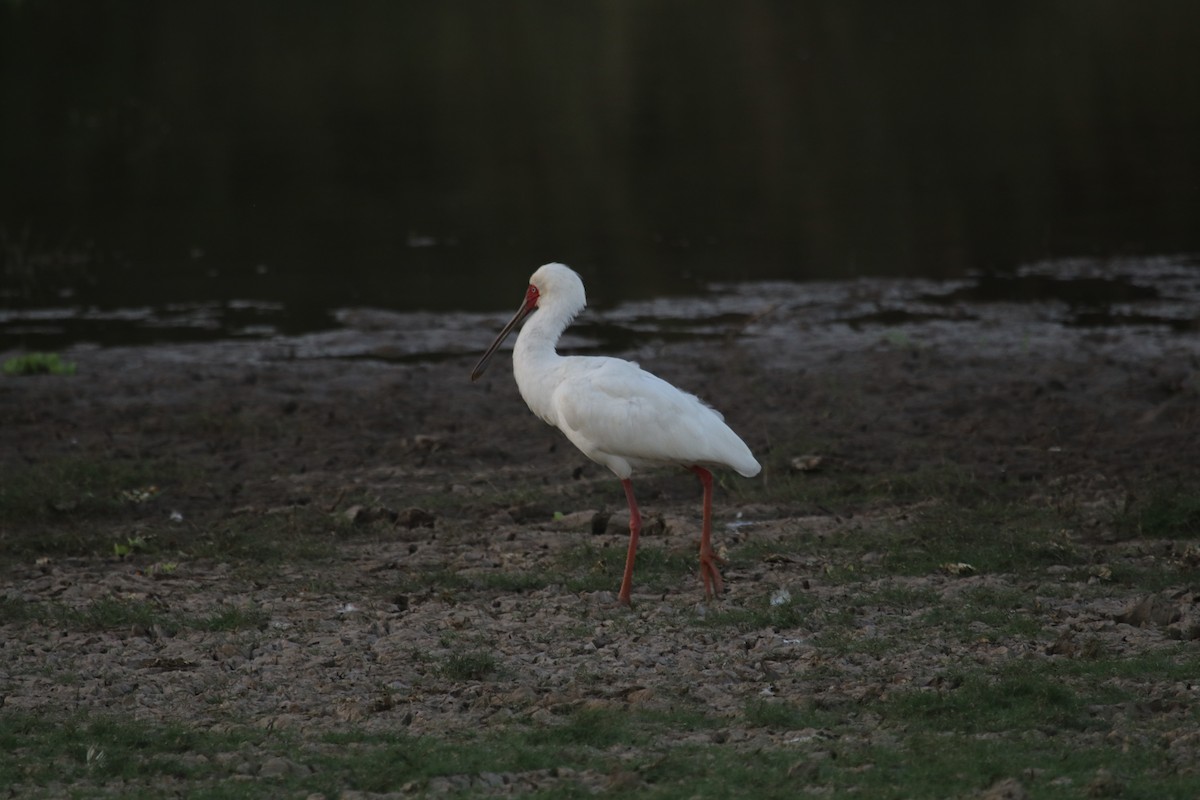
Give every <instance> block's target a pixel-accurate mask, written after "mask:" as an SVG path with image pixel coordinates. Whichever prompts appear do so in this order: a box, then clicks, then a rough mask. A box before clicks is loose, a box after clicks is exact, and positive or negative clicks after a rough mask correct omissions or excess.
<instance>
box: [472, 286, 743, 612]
mask: <svg viewBox="0 0 1200 800" xmlns="http://www.w3.org/2000/svg"><path fill="white" fill-rule="evenodd" d="M586 304H587V297H586V295H585V294H584V291H583V281H582V280H581V279H580V277H579V275H578V274H576V272H575V271H574V270H572V269H571V268H569V267H567V266H565V265H564V264H546V265H545V266H543V267H540V268H539V269H538V270H537V271H536V272H534V273H533V275H532V276H531V277H530V278H529V288H528V289H526V290H525V299H524V300H522V301H521V306H520V308H518V309H517V313H516V314H514V315H513V318H512V319H511V320H510V321H509V323H508V324H507V325H505V326H504V328H503V330H501V331H500V333H499V335H498V336H496V340H495V341H494V342H492V345H491V347H489V348H488V349H487V352H485V353H484V354H483V357H482V358H480V359H479V363H478V364H476V365H475V369H473V370H472V371H471V380H476V379H477V378H478V377H479V376H480V375H482V374H483V371H484V370H485V369H487V365H488V362H489V361H490V360H491V358H492V356H493V355H494V354H495V353H496V350H498V349H499V348H500V345H501V344H502V343H503V342H504V340H505V339H506V338H507V337H508V335H509V334H510V333H512V331H513V329H514V328H516V327H517V325H518V324H520V323H521V321H522V320H524V319H525V318H526V317H529V316H530V315H532V319H530V320H529V322H528V323H526V325H525V327H524V328H522V329H521V333H520V334H519V335H518V336H517V344H516V346H515V347H514V348H513V375H514V376H515V377H516V379H517V388H518V389H519V390H520V392H521V397H522V398H524V399H525V403H526V405H528V406H529V410H530V411H532V412H533V413H534V414H536V415H537V416H539V417H541V418H542V420H544V421H545V422H547V423H549V424H550V425H553V426H554V427H556V428H558V429H559V430H560V431H562V432H563V433H564V434H565V435H566V437H567V438H568V439H570V440H571V443H572V444H574V445H575V446H576V447H578V448H579V449H580V450H582V451H583V454H584V455H586V456H587V457H588V458H590V459H591V460H592V461H595V462H596V463H598V464H602V465H604V466H606V467H608V468H609V469H610V470H612V471H613V473H614V474H615V475H616V476H617V478H619V479H620V481H621V485H622V486H623V487H624V488H625V498H626V500H628V502H629V552H628V554H627V555H626V557H625V575H624V577H623V578H622V580H621V591H620V594H618V596H617V597H618V599H619V600H620V601H621V602H622V603H624V604H625V605H629V603H630V590H631V589H632V585H633V562H634V559H635V558H636V556H637V547H638V535H639V533H640V532H641V528H642V518H641V515H640V514H639V513H638V506H637V501H636V500H635V499H634V496H633V484H632V483H631V482H630V476H631V475H632V474H633V468H634V467H635V466H638V467H640V466H647V465H653V464H677V465H680V466H683V467H686V468H687V469H690V470H691V471H692V472H694V473H695V474H696V475H697V476H698V477H699V478H700V483H701V485H702V486H703V487H704V524H703V529H702V532H701V537H700V577H701V578H702V579H703V581H704V593H705V596H706V597H709V598H711V597H712V596H713V594H714V593H715V594H718V595H719V594H720V593H721V592H722V590H723V589H724V583H723V582H722V580H721V573H720V571H719V570H718V569H717V561H718V558H717V555H716V553H714V552H713V548H712V495H713V482H712V473H711V472H709V470H708V467H713V466H722V467H730V468H732V469H733V470H734V471H735V472H737V473H739V474H741V475H744V476H746V477H747V478H751V477H754V476H755V475H757V474H758V472H759V470H760V469H761V467H760V466H759V464H758V461H756V460H755V458H754V455H753V454H752V453H751V452H750V448H748V447H747V446H746V443H745V442H743V441H742V440H741V439H740V438H739V437H738V435H737V434H736V433H734V432H733V430H731V429H730V427H729V426H728V425H726V424H725V421H724V419H723V418H722V417H721V415H720V413H718V412H717V411H716V410H714V409H713V408H711V407H710V406H708V405H705V403H704V402H703V401H701V400H700V399H699V398H698V397H696V396H695V395H691V394H688V393H687V392H684V391H681V390H679V389H676V388H675V387H674V386H672V385H671V384H669V383H667V382H666V381H664V380H662V379H661V378H659V377H657V376H655V375H651V374H650V373H649V372H646V371H645V370H643V369H641V368H640V367H639V366H638V365H637V364H635V363H633V362H631V361H624V360H622V359H619V358H608V357H597V356H560V355H559V354H558V353H557V352H556V350H555V346H556V345H557V343H558V339H559V337H560V336H562V332H563V331H564V330H566V327H567V325H569V324H570V323H571V320H572V319H574V318H575V315H576V314H578V313H579V312H580V311H582V310H583V308H584V306H585V305H586ZM535 311H536V312H537V313H536V314H535V313H534V312H535Z"/></svg>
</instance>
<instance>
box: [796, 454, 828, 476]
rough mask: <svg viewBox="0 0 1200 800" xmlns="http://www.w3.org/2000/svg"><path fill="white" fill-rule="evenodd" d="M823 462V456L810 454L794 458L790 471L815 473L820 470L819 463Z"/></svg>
mask: <svg viewBox="0 0 1200 800" xmlns="http://www.w3.org/2000/svg"><path fill="white" fill-rule="evenodd" d="M824 460H825V456H819V455H816V454H812V453H810V454H808V455H803V456H796V457H795V458H793V459H792V462H791V469H792V472H816V471H817V470H819V469H820V468H821V462H822V461H824Z"/></svg>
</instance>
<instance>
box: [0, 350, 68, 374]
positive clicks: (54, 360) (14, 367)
mask: <svg viewBox="0 0 1200 800" xmlns="http://www.w3.org/2000/svg"><path fill="white" fill-rule="evenodd" d="M3 370H4V374H5V375H13V376H19V375H74V374H75V364H74V363H73V362H70V361H63V359H62V357H61V356H59V355H58V353H26V354H25V355H23V356H16V357H15V358H10V359H8V360H7V361H5V362H4V367H3Z"/></svg>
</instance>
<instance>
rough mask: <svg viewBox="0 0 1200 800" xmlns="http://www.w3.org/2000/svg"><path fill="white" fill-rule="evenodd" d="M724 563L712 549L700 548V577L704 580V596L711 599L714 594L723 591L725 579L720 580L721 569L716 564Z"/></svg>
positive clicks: (717, 594)
mask: <svg viewBox="0 0 1200 800" xmlns="http://www.w3.org/2000/svg"><path fill="white" fill-rule="evenodd" d="M721 563H724V562H722V561H721V559H720V557H718V556H717V554H716V553H714V552H713V551H712V548H709V549H707V550H705V549H703V548H701V550H700V578H701V579H702V580H703V581H704V597H705V598H706V599H709V600H711V599H712V598H713V597H714V595H715V596H718V597H719V596H720V595H721V593H722V592H724V591H725V581H723V580H721V571H720V570H719V569H717V564H721Z"/></svg>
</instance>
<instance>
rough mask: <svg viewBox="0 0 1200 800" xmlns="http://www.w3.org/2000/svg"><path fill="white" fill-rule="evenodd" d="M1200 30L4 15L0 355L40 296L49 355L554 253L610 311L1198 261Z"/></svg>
mask: <svg viewBox="0 0 1200 800" xmlns="http://www.w3.org/2000/svg"><path fill="white" fill-rule="evenodd" d="M1197 31H1200V3H1195V2H1157V3H1153V4H1149V5H1141V4H1133V3H1120V2H1098V1H1095V0H1079V1H1078V2H1053V1H1051V0H1047V1H1046V2H1037V3H1019V2H1018V3H1003V4H986V5H981V4H970V3H960V2H924V3H874V2H872V3H867V2H841V1H839V2H834V1H832V0H831V1H830V2H811V3H803V2H778V3H772V2H742V3H728V2H716V1H715V0H710V1H708V2H704V1H702V0H687V1H686V2H685V1H683V0H681V1H680V2H662V1H660V0H627V1H626V2H610V1H608V0H606V1H605V2H594V3H561V2H507V3H483V2H480V3H468V2H383V1H382V0H381V1H380V2H373V3H368V2H347V3H330V2H300V1H299V0H289V2H256V3H240V2H239V3H229V2H219V1H217V0H207V1H205V2H182V1H181V2H169V3H159V2H118V1H117V0H76V2H63V1H58V2H56V1H54V0H7V1H6V2H0V108H2V109H3V112H2V113H3V124H0V236H2V242H0V244H2V245H3V246H2V248H0V251H2V253H0V259H2V271H0V276H2V279H3V286H2V287H0V304H2V306H3V308H7V309H9V310H10V311H11V310H14V309H16V310H22V311H23V312H24V316H23V317H22V320H23V322H22V325H21V326H20V329H19V330H18V331H15V332H14V330H9V329H5V330H2V331H0V336H2V337H3V341H0V349H2V348H3V347H6V346H20V345H27V346H28V345H36V344H37V343H38V341H40V339H39V337H40V336H42V335H43V334H38V333H37V329H38V325H37V324H32V323H30V320H29V315H28V313H27V312H28V310H29V309H48V308H57V309H66V310H65V311H60V312H47V316H46V317H45V318H43V320H42V322H43V323H44V324H43V325H42V328H43V332H45V331H52V330H57V331H58V333H57V334H56V337H57V338H55V339H54V340H55V341H59V340H71V339H77V338H87V337H92V338H97V339H100V340H105V337H106V334H105V331H106V330H107V331H108V332H109V333H112V332H113V331H120V330H122V328H121V322H120V317H121V315H122V314H127V310H129V309H133V310H135V311H136V310H137V309H148V310H149V312H148V313H149V315H150V316H151V317H153V318H155V319H156V320H158V324H157V325H156V326H147V325H142V324H140V323H138V324H133V323H131V324H130V327H131V329H136V330H137V331H141V332H142V335H144V336H148V337H150V338H153V337H154V336H156V335H162V336H166V337H168V338H170V337H177V336H179V335H182V334H179V333H176V332H173V331H175V330H176V328H178V330H194V331H198V332H199V333H197V334H196V335H206V334H205V333H204V332H205V331H209V332H210V333H212V332H214V331H215V333H213V335H217V334H221V333H224V334H228V333H230V332H234V333H239V332H240V333H246V334H247V335H253V333H254V332H255V331H257V330H283V331H289V330H294V331H295V330H307V329H312V328H315V327H320V326H322V325H327V324H331V321H330V320H331V318H330V317H329V316H328V312H329V310H330V309H331V308H333V307H337V306H346V305H370V306H378V307H383V308H392V309H418V308H424V309H433V310H442V309H467V310H470V309H493V308H507V307H509V306H515V303H516V301H517V300H518V299H519V295H520V292H521V289H522V285H523V282H524V280H525V278H526V277H527V276H528V274H529V273H530V272H531V271H532V270H533V268H535V267H536V266H537V265H539V264H541V263H544V262H546V261H550V260H562V261H566V262H567V263H570V264H572V265H573V266H575V267H576V268H577V269H579V270H580V271H581V272H582V273H583V275H584V277H585V279H586V280H587V281H588V285H589V290H590V294H591V296H592V298H593V302H594V303H596V304H599V305H606V304H612V303H615V302H618V301H622V300H627V299H636V298H644V297H650V296H655V295H660V294H665V293H678V292H687V291H693V290H696V289H697V288H698V287H700V286H701V285H702V284H703V283H704V282H706V281H710V280H722V281H730V280H733V281H736V280H750V279H780V278H782V279H793V280H806V279H814V278H821V279H827V278H843V277H855V276H863V275H874V276H922V277H935V278H937V277H955V276H961V275H964V274H972V273H977V272H982V273H985V274H992V275H994V274H1004V273H1006V272H1010V271H1012V270H1014V269H1015V268H1016V267H1018V266H1019V265H1022V264H1025V263H1028V262H1030V261H1034V260H1040V259H1046V258H1052V257H1060V256H1086V257H1093V258H1099V259H1104V258H1109V257H1115V256H1137V255H1153V254H1162V253H1195V252H1198V251H1200V146H1197V142H1200V48H1197V46H1196V33H1197ZM172 309H174V310H172ZM56 313H57V314H58V316H57V317H56V316H55V314H56ZM197 314H199V319H200V320H201V324H199V325H196V326H192V327H190V328H189V327H188V325H186V324H182V325H180V326H173V325H172V324H171V321H172V319H174V317H173V316H172V315H175V316H176V317H180V318H182V320H183V321H184V322H186V320H187V319H189V318H191V317H196V315H197ZM88 315H91V316H90V318H89V316H88ZM106 315H107V316H106ZM114 315H115V316H116V317H117V319H113V317H114ZM56 320H57V321H56ZM106 320H107V321H106ZM127 321H128V320H127ZM106 326H107V327H106ZM155 331H160V332H165V333H159V334H156V333H155ZM46 335H48V334H46ZM123 335H124V334H121V335H118V336H117V338H122V336H123ZM130 335H132V334H130ZM109 338H111V336H110V337H109Z"/></svg>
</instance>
